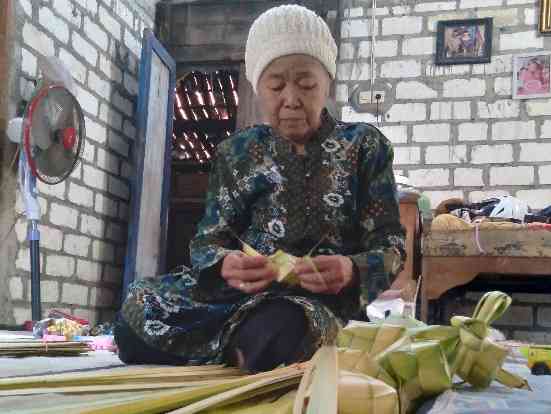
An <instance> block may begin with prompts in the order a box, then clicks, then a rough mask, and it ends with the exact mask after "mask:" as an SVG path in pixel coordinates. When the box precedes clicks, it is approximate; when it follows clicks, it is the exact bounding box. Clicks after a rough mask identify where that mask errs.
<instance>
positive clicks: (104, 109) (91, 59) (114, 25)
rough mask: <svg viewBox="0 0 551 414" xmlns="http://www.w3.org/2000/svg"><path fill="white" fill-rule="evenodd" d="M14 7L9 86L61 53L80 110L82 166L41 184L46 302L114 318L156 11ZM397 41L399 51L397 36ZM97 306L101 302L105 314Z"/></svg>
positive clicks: (24, 271) (111, 5) (120, 0)
mask: <svg viewBox="0 0 551 414" xmlns="http://www.w3.org/2000/svg"><path fill="white" fill-rule="evenodd" d="M33 4H34V12H35V14H34V15H33ZM16 5H17V7H16V8H15V10H16V13H18V14H17V27H18V28H19V29H18V30H17V31H15V32H14V34H15V36H16V39H15V40H16V41H15V43H14V44H15V45H16V47H18V48H20V50H16V51H15V52H14V57H15V59H14V61H15V62H16V64H19V65H20V66H19V67H14V71H15V78H16V82H17V85H20V87H19V88H13V89H14V90H15V91H16V93H20V92H19V90H21V93H24V87H25V85H26V84H27V83H28V81H26V80H24V79H21V80H20V79H19V76H20V74H21V73H24V74H26V75H28V76H36V75H38V67H37V63H38V57H39V56H41V55H43V54H44V55H52V56H57V57H58V58H59V59H60V60H61V61H62V62H63V63H64V64H65V65H66V66H67V68H68V69H69V72H70V73H71V75H72V76H73V77H74V80H75V81H76V95H77V99H78V100H79V102H80V104H81V106H82V108H83V110H84V111H85V114H86V116H85V123H86V135H87V140H86V142H85V147H84V151H83V154H82V155H83V160H82V163H81V164H80V165H79V166H78V167H77V168H76V170H75V171H74V172H73V173H72V174H71V175H70V177H69V178H68V179H67V180H66V181H64V182H63V183H61V184H58V185H54V186H50V185H45V184H42V183H41V182H39V183H38V191H39V194H40V197H39V202H40V205H41V209H42V219H41V225H40V232H41V248H42V249H41V259H42V260H41V266H42V269H41V270H42V272H43V281H42V299H43V301H45V303H48V305H49V306H50V307H54V306H55V307H58V308H61V309H65V310H66V311H67V312H71V313H73V314H81V315H86V317H89V318H91V319H92V320H99V319H101V315H103V316H104V317H105V316H107V315H110V314H111V315H112V314H113V309H114V306H116V302H117V300H116V298H117V297H118V291H117V290H112V289H110V290H105V289H104V287H103V284H104V283H108V284H110V286H111V287H113V284H116V285H118V286H120V283H121V278H120V274H121V272H122V270H121V267H120V265H121V264H122V262H123V261H124V255H125V244H126V238H127V233H126V232H127V222H128V215H129V206H128V200H129V198H130V189H129V186H128V180H127V179H128V178H131V175H132V171H133V170H134V166H133V165H132V163H133V160H131V159H129V154H130V152H131V146H132V141H131V140H132V139H134V138H135V136H136V128H135V124H136V119H135V104H136V101H137V94H138V78H137V76H138V73H137V70H138V65H139V59H140V55H141V37H142V29H143V28H144V27H152V26H153V20H154V19H153V16H148V15H147V14H146V13H147V12H149V11H151V10H154V7H150V8H149V9H148V11H147V12H145V11H144V10H143V9H141V8H140V6H139V5H137V4H136V3H135V2H132V1H129V0H117V1H116V2H107V3H106V2H104V1H102V2H99V3H98V1H97V0H86V1H80V2H79V1H75V0H50V1H46V2H31V1H29V0H19V1H17V2H16ZM360 10H363V8H360ZM353 39H356V38H353ZM367 39H368V40H369V36H367ZM393 42H394V45H393V46H394V49H395V52H394V55H396V54H398V51H397V48H398V42H397V40H393ZM382 46H392V42H388V43H387V44H386V45H385V44H384V43H382V45H381V46H380V47H379V48H378V50H383V47H382ZM354 47H355V48H357V47H358V45H357V44H355V45H354ZM368 74H369V72H364V71H363V70H362V71H358V72H357V73H356V74H355V75H356V76H357V78H358V79H359V78H361V77H365V76H367V75H368ZM343 87H346V88H347V87H348V85H346V84H344V85H343ZM24 97H25V98H26V99H28V96H24ZM15 98H16V99H15V100H16V101H18V99H19V98H18V97H15ZM123 134H124V136H123ZM128 138H129V139H130V141H129V140H128ZM16 194H17V202H16V211H18V212H20V211H21V210H22V209H23V203H22V201H21V196H20V194H19V192H16ZM26 227H27V226H26V222H25V221H24V220H20V221H18V222H17V223H16V226H15V234H16V236H14V237H15V238H16V239H17V243H18V247H17V250H16V251H15V252H14V253H13V259H12V260H13V261H14V262H15V265H16V269H17V274H15V275H13V276H11V277H10V280H9V286H10V289H11V293H12V298H14V301H15V302H14V308H13V313H14V316H15V318H16V319H17V320H21V319H23V318H25V319H28V318H29V317H30V315H27V313H28V311H27V309H30V303H29V301H30V297H29V296H30V295H29V293H28V292H29V289H30V288H29V286H28V278H29V275H28V272H29V271H30V266H29V251H28V248H26V247H25V245H24V243H25V242H26V230H27V228H26ZM114 262H117V263H119V265H118V266H117V267H113V266H111V268H112V269H117V270H118V279H117V280H116V281H115V280H114V279H115V276H112V277H111V276H109V275H107V277H106V280H105V281H104V280H102V272H103V266H104V265H103V264H104V263H114ZM106 272H107V271H106ZM114 273H115V271H114V270H113V271H111V274H113V275H114ZM0 276H1V275H0ZM109 277H111V279H109ZM26 285H27V286H26ZM25 286H26V287H25ZM92 288H93V289H94V295H97V294H98V292H101V294H102V295H103V292H106V293H105V295H104V298H103V299H101V300H100V299H98V300H97V302H98V303H99V304H98V303H95V302H94V303H91V302H89V299H88V298H89V296H90V295H91V292H89V290H90V289H92ZM113 289H118V288H113ZM25 292H26V295H25V296H27V297H24V294H25ZM96 299H97V298H96V297H95V299H94V300H96ZM10 306H11V305H10ZM99 306H101V307H102V308H104V309H103V310H102V313H101V315H100V313H99V309H98V307H99ZM107 308H110V309H107ZM2 322H5V321H1V320H0V324H1V323H2Z"/></svg>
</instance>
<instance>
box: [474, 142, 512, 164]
mask: <svg viewBox="0 0 551 414" xmlns="http://www.w3.org/2000/svg"><path fill="white" fill-rule="evenodd" d="M512 161H513V146H512V145H505V144H504V145H475V146H474V147H473V148H472V152H471V162H472V163H473V164H496V163H497V164H501V163H509V162H512Z"/></svg>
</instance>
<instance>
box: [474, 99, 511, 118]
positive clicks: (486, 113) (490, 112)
mask: <svg viewBox="0 0 551 414" xmlns="http://www.w3.org/2000/svg"><path fill="white" fill-rule="evenodd" d="M519 113H520V104H519V101H511V100H498V101H496V102H493V103H488V102H478V117H479V118H516V117H518V116H519Z"/></svg>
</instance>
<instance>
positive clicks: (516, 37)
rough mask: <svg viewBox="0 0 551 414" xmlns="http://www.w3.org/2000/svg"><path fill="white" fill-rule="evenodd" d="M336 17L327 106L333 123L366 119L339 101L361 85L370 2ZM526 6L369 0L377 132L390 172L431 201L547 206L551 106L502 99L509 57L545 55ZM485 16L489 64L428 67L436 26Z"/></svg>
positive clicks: (528, 0)
mask: <svg viewBox="0 0 551 414" xmlns="http://www.w3.org/2000/svg"><path fill="white" fill-rule="evenodd" d="M341 4H342V5H344V7H345V9H344V10H341V13H340V14H339V15H340V16H342V18H341V41H340V53H339V67H338V79H337V99H338V101H339V105H340V106H341V111H342V112H341V113H342V118H343V120H350V121H362V120H363V121H368V122H372V121H374V118H373V117H371V116H370V115H366V114H358V113H355V112H354V110H353V109H352V108H351V107H350V106H349V104H348V103H347V100H348V94H349V91H351V90H352V88H353V87H354V86H355V85H357V84H363V85H364V86H365V87H366V88H367V87H369V84H370V73H371V72H370V67H369V63H370V50H371V47H370V45H371V43H370V42H371V39H370V30H371V8H370V6H371V2H370V1H353V0H348V1H346V0H345V1H344V2H342V3H341ZM538 11H539V3H538V2H537V1H535V0H476V1H474V0H457V1H456V0H452V1H442V0H439V1H430V0H401V1H393V0H378V3H377V10H376V25H375V30H376V33H377V41H376V47H375V50H376V52H375V54H376V61H375V66H376V68H375V70H376V76H377V80H376V83H375V89H377V85H379V86H383V88H382V89H386V90H387V95H386V97H385V109H386V113H385V116H384V122H383V124H382V125H383V127H382V129H383V131H384V132H385V133H386V134H387V136H388V137H389V138H390V139H391V140H392V141H393V142H394V145H395V152H396V157H395V165H396V169H397V170H399V171H400V172H402V173H403V174H404V175H406V176H409V177H410V179H411V181H412V182H413V183H414V184H417V185H418V186H419V187H421V188H422V189H423V190H424V191H425V192H426V194H427V195H428V196H429V197H430V198H431V200H432V204H433V206H436V205H437V204H438V203H439V202H440V201H441V200H443V199H446V198H449V197H452V196H460V197H464V198H465V199H469V200H472V201H477V200H480V199H481V198H483V197H486V196H488V195H490V194H512V195H516V196H518V197H520V198H522V199H524V200H526V201H527V202H528V203H529V204H530V205H531V206H532V207H534V208H541V207H544V206H546V205H549V204H551V180H550V179H549V172H550V171H551V167H550V165H551V141H550V139H551V118H550V116H551V100H550V99H539V100H526V101H519V100H512V99H511V77H512V55H514V54H518V53H525V52H532V51H541V50H550V49H551V38H549V37H542V36H540V35H539V34H538V31H537V16H538ZM477 17H493V19H494V32H493V53H492V62H491V63H489V64H478V65H459V66H449V67H442V66H435V65H434V64H433V60H434V57H433V54H434V52H435V45H436V39H435V30H436V22H438V21H440V20H451V19H461V18H477Z"/></svg>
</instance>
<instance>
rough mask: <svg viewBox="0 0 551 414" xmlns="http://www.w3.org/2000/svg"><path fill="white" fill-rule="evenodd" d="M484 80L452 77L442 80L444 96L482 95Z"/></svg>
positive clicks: (484, 87)
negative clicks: (451, 78)
mask: <svg viewBox="0 0 551 414" xmlns="http://www.w3.org/2000/svg"><path fill="white" fill-rule="evenodd" d="M485 94H486V81H485V80H484V79H476V78H472V79H453V80H449V81H446V82H444V96H445V97H446V98H465V97H471V96H484V95H485Z"/></svg>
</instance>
